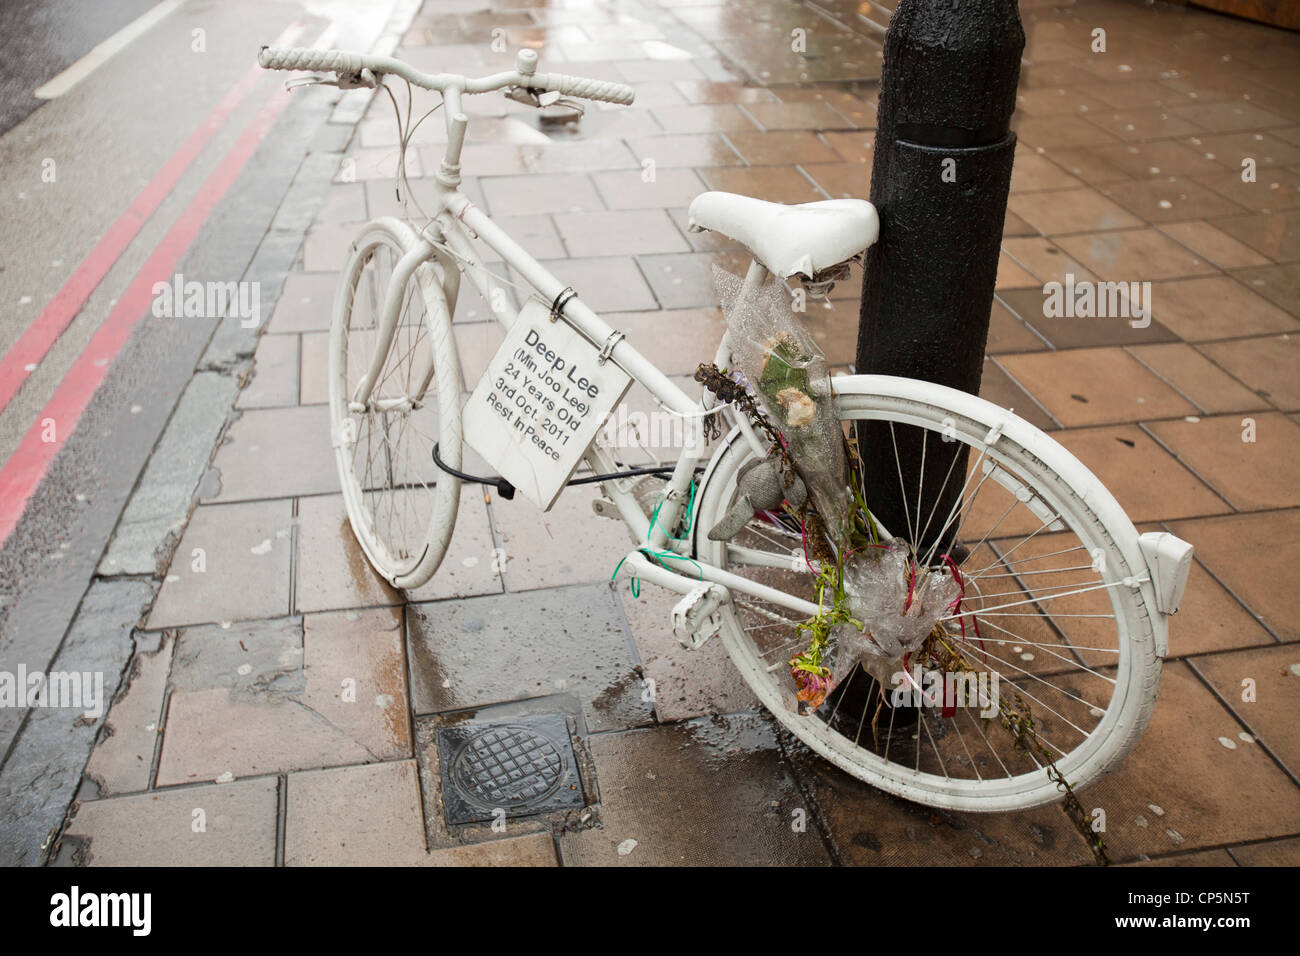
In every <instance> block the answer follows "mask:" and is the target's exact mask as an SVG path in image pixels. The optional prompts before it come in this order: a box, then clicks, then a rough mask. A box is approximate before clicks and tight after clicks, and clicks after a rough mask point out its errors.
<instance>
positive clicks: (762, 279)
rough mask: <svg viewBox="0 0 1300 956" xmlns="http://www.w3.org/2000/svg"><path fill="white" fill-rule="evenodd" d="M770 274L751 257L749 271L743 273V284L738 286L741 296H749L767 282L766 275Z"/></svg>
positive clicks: (746, 297)
mask: <svg viewBox="0 0 1300 956" xmlns="http://www.w3.org/2000/svg"><path fill="white" fill-rule="evenodd" d="M769 275H771V273H770V272H768V271H767V267H766V266H764V265H763V264H762V263H761V262H759V261H758V260H757V259H751V260H750V262H749V271H748V272H746V273H745V282H744V285H742V286H741V287H740V295H741V298H745V299H748V298H751V297H752V296H753V295H754V294H755V293H757V292H758V290H759V289H761V288H763V285H764V284H765V283H766V282H767V277H768V276H769Z"/></svg>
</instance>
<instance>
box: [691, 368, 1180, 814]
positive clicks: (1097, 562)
mask: <svg viewBox="0 0 1300 956" xmlns="http://www.w3.org/2000/svg"><path fill="white" fill-rule="evenodd" d="M834 385H835V391H836V403H837V408H838V413H839V416H840V418H841V420H842V421H843V422H844V423H845V426H846V434H847V435H850V436H851V435H853V434H854V431H855V430H854V429H853V428H851V427H848V426H851V425H856V424H859V423H867V422H870V423H873V424H871V425H869V426H868V427H867V428H866V429H864V430H863V432H862V433H863V434H869V435H871V436H872V437H873V439H874V441H873V444H872V446H871V447H864V448H862V449H861V454H862V455H863V456H864V457H866V456H877V458H876V461H877V462H878V463H879V462H880V461H881V459H882V458H883V461H884V463H886V464H887V465H888V467H887V468H885V469H883V473H887V474H889V475H891V477H892V475H894V474H895V473H896V474H897V475H898V476H899V478H898V482H897V483H896V484H894V485H893V487H887V488H884V489H880V488H875V489H873V490H871V491H870V492H869V493H867V494H866V496H865V500H866V501H867V504H868V507H871V501H872V495H876V496H877V498H876V500H877V501H881V500H883V498H884V497H885V496H886V495H888V496H890V497H895V496H896V497H895V502H896V503H897V504H898V506H899V507H898V508H897V509H896V510H897V512H898V513H899V514H900V515H901V516H903V517H902V519H901V524H900V526H899V527H891V528H890V529H889V531H890V533H891V534H892V535H894V536H896V537H899V538H902V539H904V540H905V541H907V542H908V543H909V544H910V545H911V546H912V547H913V549H914V551H915V553H916V554H917V555H918V560H917V565H918V567H919V568H921V569H929V570H930V571H932V572H933V573H938V574H954V575H955V576H959V577H960V581H961V587H962V595H961V601H960V604H959V605H955V606H952V607H950V608H949V609H948V612H947V613H946V614H945V615H944V616H943V617H941V618H940V621H939V625H940V626H941V627H942V628H943V631H944V634H945V635H946V636H945V637H944V640H945V641H946V642H948V643H947V646H949V647H955V648H957V649H958V651H959V653H960V655H961V658H963V659H964V660H965V662H966V663H967V664H969V666H970V668H971V670H972V671H973V672H974V673H975V675H976V676H975V677H974V678H972V680H980V679H981V675H982V679H983V681H984V683H983V685H982V686H983V687H985V688H987V689H989V690H991V691H992V695H993V696H992V697H989V698H983V699H982V700H981V699H980V698H979V697H978V695H977V696H976V700H980V702H979V703H972V702H971V701H970V700H969V699H968V700H967V702H966V705H964V706H953V704H954V703H956V704H961V701H960V700H956V695H955V694H953V695H950V694H949V691H948V686H947V684H948V682H949V680H950V678H948V677H945V676H943V675H942V674H940V679H939V680H934V679H933V676H932V675H933V674H934V673H936V670H935V668H936V665H935V663H934V659H933V658H930V659H928V660H921V659H920V658H921V656H922V655H921V654H920V653H918V652H913V653H912V654H911V659H910V660H904V661H898V662H885V663H884V665H881V664H879V663H876V662H874V661H873V662H871V664H870V665H869V666H870V667H871V668H872V669H873V670H874V671H875V673H876V674H877V675H880V674H883V673H884V671H886V670H892V680H893V681H894V686H884V685H882V683H881V681H883V680H890V679H891V678H890V677H880V678H879V679H878V678H877V677H876V676H873V674H872V673H869V672H868V670H867V669H866V668H865V667H864V664H863V663H862V661H861V660H858V661H851V662H846V661H843V660H842V661H840V662H839V665H838V670H839V672H838V673H834V674H833V677H834V678H835V679H837V680H838V685H837V686H836V687H835V689H834V690H833V691H832V692H831V693H830V695H829V696H827V697H826V699H825V701H824V702H823V703H821V705H820V706H819V707H817V709H816V710H814V711H813V712H812V713H811V714H803V713H800V712H799V711H798V708H797V706H796V701H795V695H796V686H795V683H794V680H793V678H792V676H791V671H790V666H789V661H790V659H791V658H792V657H793V656H794V655H796V654H798V653H800V652H801V651H803V650H804V649H805V648H806V646H807V643H808V638H807V635H806V633H803V632H800V631H799V630H798V629H797V625H799V624H800V623H802V621H801V620H800V619H797V615H795V614H793V613H792V612H790V611H788V610H786V609H784V608H782V607H780V606H777V605H775V604H773V603H770V602H767V601H764V600H761V599H757V598H753V597H751V596H749V595H746V594H742V593H740V592H739V591H738V590H736V589H732V600H731V602H730V603H729V605H727V606H724V608H723V628H722V634H721V636H722V639H723V641H724V643H725V645H726V647H727V650H728V651H729V652H730V654H731V657H732V659H733V661H734V662H735V664H736V666H737V668H738V669H739V670H740V672H741V674H742V675H743V676H744V678H745V680H746V681H747V682H748V683H749V685H750V686H751V687H752V688H753V690H754V692H755V694H756V695H757V696H758V698H759V699H760V700H761V701H762V702H763V704H764V705H765V706H766V707H767V708H768V709H769V710H770V711H771V712H772V713H773V714H774V715H775V716H776V717H777V719H779V720H780V721H781V723H783V724H784V725H785V726H786V727H787V728H789V730H790V731H792V732H793V733H794V734H795V735H796V736H797V737H799V738H800V739H801V740H802V741H803V742H804V743H805V744H807V745H808V746H809V747H811V748H812V749H813V750H815V751H816V752H817V753H819V754H821V755H822V756H823V757H825V758H827V759H828V760H830V761H831V762H833V763H834V764H836V765H837V766H839V767H840V768H842V769H843V770H845V771H847V772H848V773H850V774H852V775H853V776H855V777H857V778H859V779H861V780H864V781H866V782H867V783H870V784H872V785H874V786H877V787H880V788H881V789H883V790H886V791H889V792H890V793H894V794H896V795H898V796H901V797H905V798H907V799H910V800H914V801H916V802H918V803H924V804H927V805H930V806H935V807H943V808H947V809H953V810H970V811H1005V810H1014V809H1023V808H1026V807H1032V806H1037V805H1040V804H1045V803H1050V802H1053V801H1056V800H1060V799H1062V797H1063V796H1064V792H1063V790H1062V789H1061V788H1060V787H1059V786H1058V784H1057V782H1056V781H1055V780H1054V779H1053V778H1052V777H1051V776H1050V775H1049V768H1050V767H1051V765H1052V764H1054V765H1055V768H1056V770H1057V771H1059V773H1060V774H1061V775H1062V776H1063V777H1064V779H1065V780H1067V781H1068V782H1069V783H1070V784H1071V785H1072V786H1073V787H1075V788H1080V787H1084V786H1087V785H1088V784H1090V783H1092V782H1094V781H1095V780H1096V779H1097V778H1098V777H1099V776H1101V775H1102V774H1104V773H1106V772H1107V771H1109V770H1111V769H1113V768H1114V767H1115V766H1117V764H1118V763H1119V761H1120V760H1121V759H1122V758H1123V757H1124V756H1125V755H1126V754H1127V753H1128V752H1129V751H1130V750H1131V749H1132V748H1133V746H1134V745H1135V744H1136V742H1137V740H1138V737H1139V735H1140V734H1141V732H1142V730H1143V728H1144V727H1145V726H1146V723H1147V721H1148V719H1149V718H1150V715H1151V710H1152V707H1153V705H1154V703H1155V699H1156V692H1157V688H1158V686H1159V677H1160V661H1159V658H1158V656H1157V654H1156V650H1155V648H1156V640H1155V629H1156V628H1160V627H1163V622H1162V621H1161V620H1160V619H1159V618H1158V617H1157V616H1156V614H1155V611H1154V608H1153V606H1151V603H1150V602H1153V601H1154V598H1153V596H1152V592H1151V590H1150V586H1149V584H1147V583H1146V581H1145V579H1146V577H1147V572H1146V569H1145V567H1144V566H1143V565H1142V563H1141V558H1140V553H1139V552H1138V551H1137V547H1136V542H1137V532H1136V530H1135V529H1134V528H1133V525H1132V523H1131V522H1130V521H1129V520H1128V518H1127V516H1125V515H1124V513H1123V511H1122V510H1121V509H1120V508H1119V505H1118V504H1117V503H1116V502H1115V500H1114V498H1113V497H1112V496H1111V495H1110V494H1109V493H1108V492H1107V491H1106V490H1105V488H1104V487H1103V486H1102V485H1101V484H1100V482H1098V481H1097V479H1096V478H1095V477H1094V476H1093V475H1092V473H1091V472H1089V471H1088V470H1087V468H1086V467H1084V466H1083V465H1082V464H1081V463H1080V462H1078V461H1077V460H1076V459H1075V458H1074V457H1073V456H1071V455H1070V454H1069V452H1067V451H1066V450H1065V449H1064V448H1063V447H1061V446H1060V445H1059V444H1057V443H1056V442H1055V441H1053V440H1052V439H1050V438H1049V437H1048V436H1046V435H1044V434H1043V433H1042V432H1040V431H1038V430H1037V429H1035V428H1034V427H1033V426H1031V425H1029V424H1028V423H1027V422H1025V421H1023V420H1021V419H1017V418H1015V417H1014V416H1013V415H1011V413H1009V412H1006V411H1004V410H1002V409H998V408H997V407H996V406H993V405H991V404H989V403H988V402H984V401H982V400H981V399H978V398H975V397H973V396H970V395H967V394H965V393H963V392H958V391H955V390H953V389H949V388H945V387H942V386H938V385H932V384H929V383H924V382H916V381H911V380H906V379H897V378H890V377H886V376H866V375H864V376H848V377H842V378H838V379H836V380H835V383H834ZM953 442H958V443H961V444H960V445H953V444H951V443H953ZM962 446H965V448H966V449H967V452H966V454H964V455H957V456H954V457H953V458H952V461H953V462H954V465H953V466H952V467H950V468H949V472H948V474H947V476H946V477H943V476H942V472H941V473H940V475H941V477H943V484H944V486H946V487H947V490H948V491H949V492H954V493H953V494H951V500H953V502H954V506H953V507H951V508H948V507H945V508H943V509H937V508H934V507H933V506H932V505H931V504H930V502H932V501H936V500H938V499H939V498H942V497H943V494H944V489H942V488H935V487H931V488H930V489H929V490H928V491H926V490H925V489H922V488H920V487H917V486H916V485H915V484H913V485H911V486H909V487H903V486H902V475H903V474H905V473H909V469H908V466H907V463H906V461H905V460H904V461H899V459H900V458H902V459H906V458H907V455H906V454H904V455H901V456H900V455H899V449H911V450H913V451H914V452H915V451H919V450H922V449H928V454H929V455H930V456H931V457H934V456H937V455H942V454H945V452H947V453H950V452H951V450H952V449H954V448H961V447H962ZM753 457H754V451H753V450H752V449H751V447H750V446H749V444H748V443H747V442H745V441H744V439H743V438H741V437H739V436H738V434H737V433H733V435H732V436H731V438H730V440H729V442H728V445H727V447H726V448H725V449H724V450H723V451H722V452H720V454H719V457H718V459H717V462H716V464H715V465H714V467H713V468H712V469H711V474H710V475H709V476H708V477H706V479H705V482H706V484H705V488H704V491H703V493H702V497H701V503H700V508H699V515H698V520H697V522H696V529H697V531H696V536H697V537H696V547H697V553H698V554H699V556H700V557H701V558H703V559H704V560H707V561H709V562H710V563H712V564H714V565H715V566H717V567H721V568H725V569H727V570H730V571H732V572H734V573H736V574H740V575H742V576H744V577H746V578H750V579H752V580H755V581H757V582H760V583H762V584H766V585H769V586H771V587H775V588H778V589H780V590H782V591H785V592H786V593H789V594H792V595H795V596H798V597H801V598H804V599H808V598H809V597H810V596H812V595H813V594H814V583H815V579H814V576H813V574H812V570H811V567H810V566H809V564H808V563H807V561H806V560H804V559H803V558H802V556H803V555H804V554H805V552H804V551H803V542H802V536H801V529H800V527H799V526H798V524H797V522H795V521H793V520H791V519H789V518H788V516H781V515H775V514H773V513H771V512H765V513H761V514H757V515H755V517H754V519H753V520H752V521H751V522H750V523H749V525H748V526H747V527H746V528H745V529H744V530H742V531H741V533H740V534H739V535H737V536H736V537H735V538H734V539H732V541H730V542H725V543H724V542H720V541H712V540H709V539H708V538H707V533H708V530H709V529H710V528H712V527H713V526H714V524H715V523H716V522H717V521H718V520H719V519H720V518H721V517H722V516H723V515H724V514H726V512H727V510H728V509H729V508H730V507H731V505H732V503H733V502H734V501H735V500H736V473H737V471H738V470H739V468H740V467H741V465H743V464H744V463H745V462H746V461H748V460H750V459H752V458H753ZM923 460H924V459H923ZM943 460H944V461H945V462H947V461H948V458H946V457H945V458H944V459H943ZM957 462H964V467H958V466H957V464H956V463H957ZM896 465H897V466H898V467H895V466H896ZM877 473H878V474H879V473H882V470H881V469H877ZM931 543H935V546H934V547H933V549H931V547H930V545H931ZM921 573H925V572H924V571H922V572H921ZM867 623H868V626H869V627H870V623H871V622H870V621H868V622H867ZM846 626H847V625H846ZM948 660H949V666H951V661H952V660H953V658H949V659H948ZM904 671H906V672H907V673H908V676H907V677H903V676H902V672H904ZM917 677H920V678H921V680H920V681H919V683H921V685H922V686H921V691H922V693H925V692H927V691H928V692H930V696H929V698H928V699H927V698H925V697H922V696H921V695H919V694H916V693H915V692H913V690H912V686H913V685H912V681H914V680H915V679H916V678H917ZM882 686H883V690H884V696H885V699H886V703H887V705H886V706H884V707H882V706H881V696H882V695H881V689H882ZM896 688H899V689H901V690H903V691H904V692H905V693H904V694H903V695H902V697H901V699H902V700H903V702H904V703H905V704H907V705H908V706H905V707H893V706H888V705H889V704H893V703H896V702H897V701H898V700H899V699H900V698H899V697H895V696H894V692H895V689H896ZM966 688H967V689H968V690H969V689H971V685H969V684H968V685H966ZM999 698H1000V699H1002V700H1009V701H1016V702H1017V707H1020V708H1022V709H1023V711H1024V712H1026V713H1027V714H1029V715H1031V716H1032V720H1033V727H1034V732H1035V734H1036V736H1037V738H1038V740H1039V741H1041V744H1042V746H1043V748H1044V750H1039V751H1035V750H1034V748H1032V747H1026V746H1025V745H1024V739H1023V733H1022V732H1014V731H1013V729H1012V727H1010V726H1008V725H1006V724H1005V723H1004V722H1002V721H1001V719H1000V715H999V714H998V712H997V710H996V709H995V708H993V707H990V706H988V703H989V702H990V701H992V700H994V699H999ZM917 703H920V704H921V706H914V705H915V704H917ZM981 712H983V713H981ZM1049 761H1050V762H1049Z"/></svg>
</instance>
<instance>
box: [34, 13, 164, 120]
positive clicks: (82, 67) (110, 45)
mask: <svg viewBox="0 0 1300 956" xmlns="http://www.w3.org/2000/svg"><path fill="white" fill-rule="evenodd" d="M184 2H185V0H162V3H160V4H158V5H157V6H156V7H154V8H153V9H151V10H149V11H148V12H147V13H143V14H141V15H140V16H138V17H136V18H135V19H134V20H132V21H131V22H130V23H128V24H127V25H126V26H124V27H122V29H120V30H118V31H117V32H116V33H114V34H113V35H112V36H111V37H109V38H108V39H107V40H105V41H104V42H103V43H101V44H99V46H97V47H95V48H94V49H93V50H91V51H90V52H89V53H87V54H86V55H85V56H83V57H82V58H81V59H80V60H78V61H77V62H76V63H74V64H72V66H70V67H68V68H67V69H66V70H64V71H63V72H62V73H60V74H59V75H58V76H56V77H54V78H53V79H51V80H49V81H48V82H46V83H45V84H44V85H42V86H40V87H37V89H36V92H34V93H33V94H32V95H33V96H35V97H36V98H37V99H40V100H52V99H55V98H57V97H60V96H62V95H63V94H64V93H67V92H68V91H69V90H71V89H72V88H73V87H74V86H76V85H77V84H78V83H80V82H81V81H82V80H84V79H85V78H86V77H88V76H90V74H91V73H93V72H95V70H97V69H99V67H101V66H102V65H103V64H104V63H106V62H108V61H109V60H110V59H111V58H112V57H113V55H114V54H116V53H117V52H118V51H119V50H121V49H122V48H123V47H125V46H127V45H128V44H129V43H130V42H131V41H132V40H134V39H135V38H136V37H138V36H140V34H142V33H144V32H145V31H146V30H148V29H149V28H150V27H151V26H153V25H154V24H155V23H157V22H158V21H159V20H161V19H162V18H163V17H165V16H167V14H169V13H171V12H172V11H173V10H175V9H176V8H177V7H179V6H180V5H181V4H182V3H184Z"/></svg>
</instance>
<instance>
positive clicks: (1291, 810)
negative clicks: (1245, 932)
mask: <svg viewBox="0 0 1300 956" xmlns="http://www.w3.org/2000/svg"><path fill="white" fill-rule="evenodd" d="M1244 729H1245V728H1243V727H1242V725H1241V724H1240V723H1239V722H1238V720H1237V719H1236V718H1235V717H1234V716H1233V714H1232V713H1231V712H1230V711H1229V710H1228V709H1227V708H1225V707H1224V706H1223V705H1222V704H1221V703H1220V702H1219V701H1218V699H1216V697H1215V696H1214V694H1213V693H1212V692H1211V691H1210V690H1208V689H1207V688H1206V687H1205V685H1204V684H1202V683H1201V681H1200V680H1199V679H1198V678H1197V677H1196V676H1195V675H1194V674H1193V672H1192V670H1191V669H1190V668H1189V666H1188V665H1187V664H1185V663H1181V662H1173V663H1167V664H1165V666H1164V668H1163V673H1162V675H1161V685H1160V699H1159V700H1158V701H1157V702H1156V707H1155V712H1154V713H1153V715H1152V717H1151V723H1150V724H1149V725H1148V726H1147V729H1146V731H1145V733H1144V734H1143V735H1142V739H1141V741H1139V743H1138V746H1137V749H1136V750H1134V751H1133V753H1131V754H1130V755H1129V756H1128V759H1127V760H1126V761H1125V762H1124V764H1123V765H1122V766H1121V767H1120V769H1119V770H1117V771H1115V772H1114V773H1112V774H1111V775H1110V776H1108V777H1107V778H1105V779H1104V780H1102V781H1101V782H1099V783H1097V784H1096V785H1095V786H1093V787H1091V788H1090V789H1088V790H1086V791H1084V793H1083V794H1082V796H1081V797H1080V800H1081V801H1082V802H1083V805H1084V806H1085V807H1086V808H1088V809H1089V810H1091V809H1093V808H1096V807H1100V808H1102V809H1103V810H1105V811H1106V832H1105V839H1106V843H1107V845H1108V846H1109V848H1110V851H1111V859H1112V860H1113V861H1115V862H1121V861H1124V860H1133V859H1137V858H1138V856H1139V855H1140V854H1145V855H1147V856H1149V857H1158V856H1160V855H1162V854H1166V853H1171V852H1175V851H1179V850H1194V849H1198V848H1202V847H1214V846H1224V845H1227V844H1232V843H1241V842H1246V841H1251V840H1259V839H1264V838H1270V837H1280V836H1290V835H1293V834H1295V833H1296V832H1300V801H1297V800H1296V799H1295V783H1294V782H1293V781H1292V780H1291V779H1290V778H1289V777H1288V776H1287V775H1286V774H1285V773H1284V772H1283V771H1282V770H1280V769H1279V768H1278V766H1277V765H1276V764H1275V763H1274V762H1273V760H1272V759H1271V758H1270V757H1269V756H1268V754H1267V753H1265V752H1264V750H1263V749H1262V748H1261V747H1258V746H1254V745H1247V744H1246V743H1245V742H1243V741H1242V740H1240V738H1239V737H1238V735H1239V734H1240V733H1242V731H1243V730H1244ZM1223 740H1226V741H1228V742H1229V743H1230V744H1231V746H1228V745H1226V744H1224V743H1223V742H1222V741H1223Z"/></svg>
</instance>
